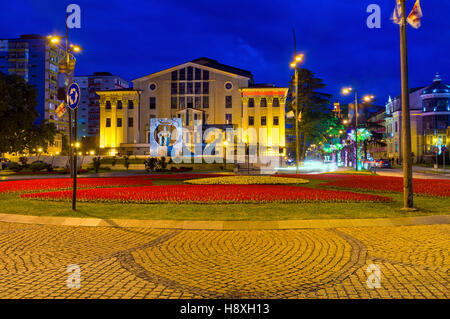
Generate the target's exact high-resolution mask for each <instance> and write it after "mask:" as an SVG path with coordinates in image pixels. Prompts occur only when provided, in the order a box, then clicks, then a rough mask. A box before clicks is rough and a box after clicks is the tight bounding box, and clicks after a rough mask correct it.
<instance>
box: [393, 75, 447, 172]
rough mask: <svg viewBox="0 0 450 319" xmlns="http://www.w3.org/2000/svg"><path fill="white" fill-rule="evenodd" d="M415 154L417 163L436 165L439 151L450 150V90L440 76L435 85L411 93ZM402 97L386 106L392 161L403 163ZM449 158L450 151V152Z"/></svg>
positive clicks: (412, 139)
mask: <svg viewBox="0 0 450 319" xmlns="http://www.w3.org/2000/svg"><path fill="white" fill-rule="evenodd" d="M409 99H410V101H409V102H410V118H411V150H412V152H413V155H414V157H413V162H414V163H422V162H433V161H435V156H436V154H435V153H434V150H435V149H436V148H438V150H439V152H438V155H439V156H440V157H442V156H441V155H442V153H441V152H442V151H441V150H442V148H443V147H446V148H448V147H449V139H450V86H449V85H448V84H445V83H444V82H443V81H442V79H441V77H440V75H439V74H436V76H435V78H434V80H433V83H432V84H431V85H429V86H426V87H421V88H415V89H411V90H410V95H409ZM401 111H402V110H401V96H397V97H395V98H393V99H392V98H389V101H388V102H387V104H386V122H385V125H386V141H387V153H388V157H389V158H391V159H394V162H396V161H397V160H398V161H399V162H401V160H402V158H401V157H402V156H401V155H402V154H401V127H402V123H401V120H402V116H401ZM447 158H448V151H447Z"/></svg>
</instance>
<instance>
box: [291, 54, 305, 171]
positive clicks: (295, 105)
mask: <svg viewBox="0 0 450 319" xmlns="http://www.w3.org/2000/svg"><path fill="white" fill-rule="evenodd" d="M295 54H296V55H295V59H294V61H293V62H291V64H290V65H291V67H292V68H294V70H295V73H294V99H293V100H292V106H293V108H294V123H295V172H296V174H298V173H299V166H300V145H299V141H298V135H299V134H298V68H297V64H298V63H300V62H301V61H302V60H303V54H297V52H295Z"/></svg>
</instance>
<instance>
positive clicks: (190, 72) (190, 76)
mask: <svg viewBox="0 0 450 319" xmlns="http://www.w3.org/2000/svg"><path fill="white" fill-rule="evenodd" d="M193 71H194V68H193V67H192V66H188V68H187V79H188V81H192V80H193Z"/></svg>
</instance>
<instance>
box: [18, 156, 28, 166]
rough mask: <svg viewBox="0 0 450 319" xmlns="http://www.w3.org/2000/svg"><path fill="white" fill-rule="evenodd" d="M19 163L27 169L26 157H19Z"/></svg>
mask: <svg viewBox="0 0 450 319" xmlns="http://www.w3.org/2000/svg"><path fill="white" fill-rule="evenodd" d="M19 162H20V164H21V165H22V166H23V167H28V165H27V162H28V157H26V156H21V157H19Z"/></svg>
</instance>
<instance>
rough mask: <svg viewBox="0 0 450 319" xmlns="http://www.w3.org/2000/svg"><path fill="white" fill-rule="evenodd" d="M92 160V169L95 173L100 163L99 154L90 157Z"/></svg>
mask: <svg viewBox="0 0 450 319" xmlns="http://www.w3.org/2000/svg"><path fill="white" fill-rule="evenodd" d="M92 161H93V163H92V165H93V166H94V171H95V173H98V170H99V169H100V165H102V164H101V163H100V156H98V157H94V158H93V159H92Z"/></svg>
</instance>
